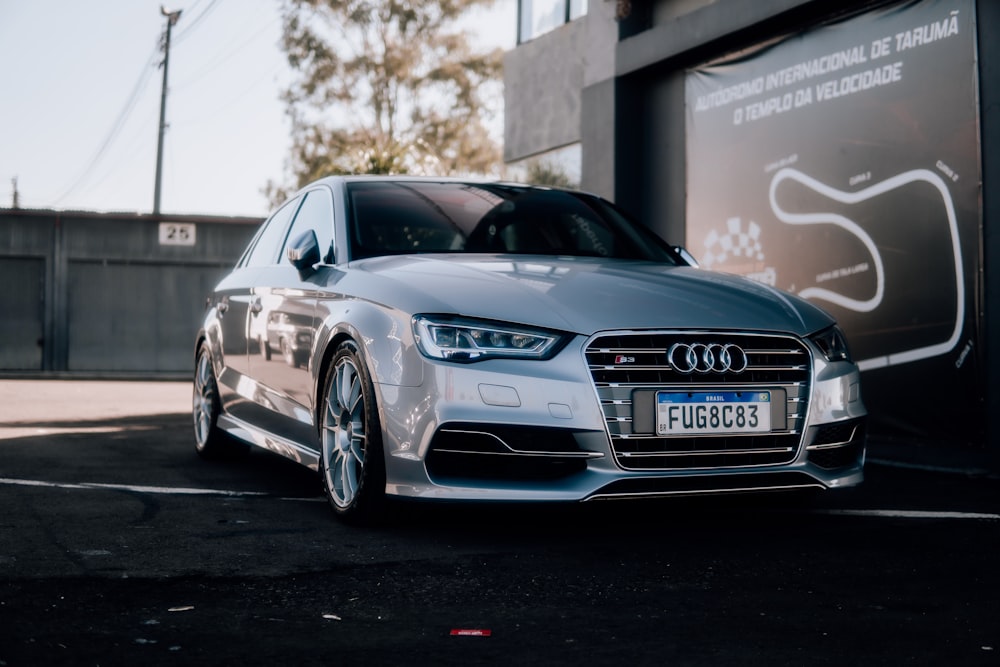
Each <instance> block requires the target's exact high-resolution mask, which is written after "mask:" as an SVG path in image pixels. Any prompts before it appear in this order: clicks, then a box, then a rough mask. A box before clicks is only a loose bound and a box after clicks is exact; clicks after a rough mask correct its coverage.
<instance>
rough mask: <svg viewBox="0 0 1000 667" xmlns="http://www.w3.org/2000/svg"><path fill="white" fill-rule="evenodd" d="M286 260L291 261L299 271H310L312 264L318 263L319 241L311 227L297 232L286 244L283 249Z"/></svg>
mask: <svg viewBox="0 0 1000 667" xmlns="http://www.w3.org/2000/svg"><path fill="white" fill-rule="evenodd" d="M285 252H286V254H287V255H288V261H289V262H291V263H292V266H294V267H295V268H296V269H298V271H299V273H301V274H307V273H311V272H312V269H313V266H315V265H316V264H319V262H320V255H319V241H318V240H317V239H316V232H314V231H313V230H311V229H307V230H306V231H304V232H302V233H301V234H299V235H298V236H297V237H295V238H294V239H292V240H291V242H290V243H289V244H288V249H287V250H286V251H285Z"/></svg>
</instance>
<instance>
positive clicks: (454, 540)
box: [0, 380, 1000, 667]
mask: <svg viewBox="0 0 1000 667" xmlns="http://www.w3.org/2000/svg"><path fill="white" fill-rule="evenodd" d="M189 404H190V384H189V383H187V382H110V381H108V382H96V381H90V382H80V381H49V380H16V381H14V380H12V381H0V410H2V412H0V452H2V454H0V507H3V508H4V511H3V514H2V516H0V667H7V666H15V665H39V664H45V665H133V664H137V663H141V664H144V665H147V666H151V665H176V664H199V665H201V664H207V665H232V664H244V665H265V664H266V665H274V664H296V665H311V664H316V665H320V664H329V663H331V662H338V663H348V664H351V663H353V664H377V665H426V664H436V665H437V664H442V665H443V664H447V665H473V664H489V665H493V664H498V665H499V664H502V665H512V664H513V665H574V667H578V666H580V665H619V664H628V665H666V664H669V665H741V666H742V665H799V664H810V665H843V664H852V665H880V666H881V665H902V664H906V665H940V664H952V663H953V664H961V665H997V664H1000V624H998V622H997V619H998V618H1000V570H998V561H997V557H996V554H997V553H998V552H1000V483H998V480H996V479H995V478H993V477H991V476H989V475H980V474H971V475H970V474H965V473H956V472H947V471H940V470H929V469H924V468H914V467H905V466H894V465H884V464H882V463H876V464H874V465H870V466H869V469H868V476H867V480H866V483H865V484H863V485H862V486H860V487H857V488H855V489H848V490H843V491H841V492H837V493H828V494H822V495H821V496H820V497H819V498H812V499H809V500H804V499H802V498H801V497H798V496H785V495H774V496H764V497H754V498H749V497H744V496H732V497H726V498H719V499H707V500H672V501H649V502H644V501H639V502H631V501H616V502H608V503H598V504H585V505H569V506H562V505H559V506H539V505H498V506H484V505H424V504H403V505H398V506H394V508H393V512H392V514H391V515H390V517H389V519H388V520H387V521H386V522H385V523H384V524H383V525H380V526H376V527H370V528H358V527H352V526H347V525H344V524H342V523H339V522H338V521H336V520H335V519H334V518H333V516H332V512H331V511H330V509H329V507H327V505H326V503H325V500H324V498H323V497H322V493H321V490H320V487H319V483H318V480H317V479H316V477H315V475H314V474H313V473H311V472H310V471H308V470H305V469H304V468H301V467H299V466H297V465H295V464H294V463H291V462H289V461H286V460H284V459H281V458H278V457H276V456H274V455H272V454H269V453H266V452H259V451H254V452H252V453H251V454H250V455H249V456H248V457H246V458H244V459H241V460H239V461H235V462H228V463H218V462H205V461H201V460H200V459H199V458H198V457H197V456H196V455H195V454H194V446H193V441H192V434H191V424H190V417H189V414H188V413H189V409H190V407H189Z"/></svg>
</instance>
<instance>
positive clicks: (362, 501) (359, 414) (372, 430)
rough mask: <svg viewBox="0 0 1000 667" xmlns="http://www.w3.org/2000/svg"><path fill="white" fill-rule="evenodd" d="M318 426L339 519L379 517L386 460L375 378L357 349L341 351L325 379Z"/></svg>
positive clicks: (346, 346)
mask: <svg viewBox="0 0 1000 667" xmlns="http://www.w3.org/2000/svg"><path fill="white" fill-rule="evenodd" d="M324 388H325V389H324V393H323V415H322V419H321V422H320V425H321V429H322V431H321V433H320V435H321V438H322V452H321V456H320V476H321V477H322V479H323V490H324V492H325V493H326V497H327V499H328V500H329V501H330V505H331V506H332V507H333V509H334V511H335V512H336V513H337V515H338V516H340V517H341V518H343V519H345V520H349V521H357V522H363V521H370V520H373V519H374V518H376V516H377V515H378V514H379V513H380V511H381V510H382V508H383V505H384V502H385V459H384V458H383V456H384V455H383V453H382V427H381V425H380V423H379V418H378V410H377V406H376V403H375V393H374V391H373V389H372V383H371V379H370V378H369V377H368V371H367V369H366V367H365V364H364V361H363V360H362V359H361V353H360V351H359V350H358V348H357V346H356V345H355V344H354V343H353V342H351V341H348V342H345V343H342V344H341V345H340V347H338V348H337V352H336V353H335V355H334V358H333V363H332V364H331V366H330V369H329V370H328V371H327V374H326V381H325V383H324Z"/></svg>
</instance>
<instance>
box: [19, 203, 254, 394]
mask: <svg viewBox="0 0 1000 667" xmlns="http://www.w3.org/2000/svg"><path fill="white" fill-rule="evenodd" d="M260 223H261V220H260V219H259V218H227V217H214V216H176V215H141V214H115V213H92V212H74V211H48V210H24V209H0V284H2V285H3V289H0V312H2V313H3V317H0V375H2V376H7V377H10V376H13V377H17V376H20V375H32V376H34V375H42V376H47V377H51V376H58V375H63V374H65V375H71V376H74V377H81V376H95V377H128V376H136V377H162V376H176V377H185V378H187V377H190V376H191V373H192V372H193V365H194V337H195V334H196V332H197V330H198V327H199V325H200V324H201V320H202V317H203V314H204V311H205V299H206V297H207V296H208V295H209V294H210V293H211V291H212V289H213V288H214V286H215V284H216V282H218V281H219V280H220V279H221V278H222V277H223V276H224V275H225V274H226V273H227V272H228V271H229V270H230V269H231V268H232V266H233V265H234V264H235V262H236V260H237V259H238V258H239V255H240V253H241V252H242V251H243V248H245V247H246V244H247V243H248V242H249V240H250V238H251V237H252V236H253V234H254V232H255V231H256V230H257V227H259V226H260Z"/></svg>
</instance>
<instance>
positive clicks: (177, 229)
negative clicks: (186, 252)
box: [160, 222, 195, 245]
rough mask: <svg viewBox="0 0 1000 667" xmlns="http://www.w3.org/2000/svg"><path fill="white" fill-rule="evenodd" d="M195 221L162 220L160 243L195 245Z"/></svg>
mask: <svg viewBox="0 0 1000 667" xmlns="http://www.w3.org/2000/svg"><path fill="white" fill-rule="evenodd" d="M194 240H195V225H194V223H193V222H161V223H160V245H194Z"/></svg>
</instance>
